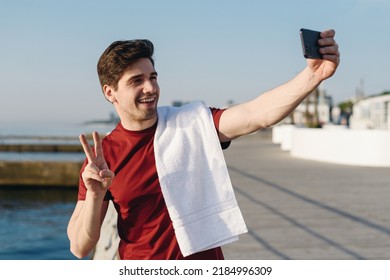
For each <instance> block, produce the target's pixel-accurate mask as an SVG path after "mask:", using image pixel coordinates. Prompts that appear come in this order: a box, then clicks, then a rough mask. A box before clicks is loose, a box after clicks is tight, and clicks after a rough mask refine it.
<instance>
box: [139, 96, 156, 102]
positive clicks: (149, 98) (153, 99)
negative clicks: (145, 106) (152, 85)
mask: <svg viewBox="0 0 390 280" xmlns="http://www.w3.org/2000/svg"><path fill="white" fill-rule="evenodd" d="M155 100H156V97H148V98H142V99H138V102H139V103H150V102H154V101H155Z"/></svg>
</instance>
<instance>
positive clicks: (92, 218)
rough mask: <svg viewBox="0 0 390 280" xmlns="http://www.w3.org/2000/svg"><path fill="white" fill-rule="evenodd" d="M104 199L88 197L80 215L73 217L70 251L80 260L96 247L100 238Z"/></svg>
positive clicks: (70, 228)
mask: <svg viewBox="0 0 390 280" xmlns="http://www.w3.org/2000/svg"><path fill="white" fill-rule="evenodd" d="M102 207H103V198H102V197H99V198H96V197H91V195H88V192H87V197H86V199H85V201H84V202H83V203H82V206H81V209H80V211H79V212H78V215H77V216H75V217H72V219H71V221H70V223H69V227H68V236H69V240H70V247H71V248H70V250H71V252H72V253H73V254H74V255H75V256H77V257H78V258H83V257H85V256H87V255H88V254H89V252H90V251H91V250H92V249H93V248H94V247H95V245H96V243H97V242H98V241H99V238H100V230H101V223H102V219H103V218H102Z"/></svg>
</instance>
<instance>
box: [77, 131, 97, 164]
mask: <svg viewBox="0 0 390 280" xmlns="http://www.w3.org/2000/svg"><path fill="white" fill-rule="evenodd" d="M79 139H80V143H81V146H83V150H84V153H85V155H86V156H87V159H88V162H93V158H94V157H95V155H94V153H93V151H92V149H91V147H90V146H89V143H88V140H87V138H86V137H85V135H84V134H81V135H80V136H79Z"/></svg>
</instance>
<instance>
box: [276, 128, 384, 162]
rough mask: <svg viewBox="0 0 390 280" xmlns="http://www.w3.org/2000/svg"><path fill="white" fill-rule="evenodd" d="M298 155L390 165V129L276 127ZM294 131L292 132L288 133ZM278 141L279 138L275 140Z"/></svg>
mask: <svg viewBox="0 0 390 280" xmlns="http://www.w3.org/2000/svg"><path fill="white" fill-rule="evenodd" d="M274 129H276V130H275V132H276V134H277V135H278V136H277V138H279V143H280V144H281V146H284V147H288V148H289V149H284V150H288V151H290V153H291V155H292V156H294V157H299V158H304V159H310V160H318V161H324V162H331V163H338V164H348V165H359V166H376V167H390V131H386V130H353V129H344V128H343V127H340V128H336V129H334V128H333V129H332V128H328V129H327V128H323V129H316V128H297V127H294V128H291V127H288V128H283V126H280V127H278V126H275V127H274ZM288 134H290V135H288ZM274 143H276V142H274Z"/></svg>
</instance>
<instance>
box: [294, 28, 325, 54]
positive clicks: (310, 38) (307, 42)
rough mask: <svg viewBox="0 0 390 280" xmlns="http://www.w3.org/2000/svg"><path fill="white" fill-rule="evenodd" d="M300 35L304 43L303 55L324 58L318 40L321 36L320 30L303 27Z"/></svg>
mask: <svg viewBox="0 0 390 280" xmlns="http://www.w3.org/2000/svg"><path fill="white" fill-rule="evenodd" d="M299 33H300V37H301V43H302V50H303V56H304V57H305V58H314V59H322V54H320V52H319V49H320V46H319V45H318V40H319V39H320V38H321V36H320V34H321V32H319V31H314V30H309V29H305V28H301V30H300V32H299Z"/></svg>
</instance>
